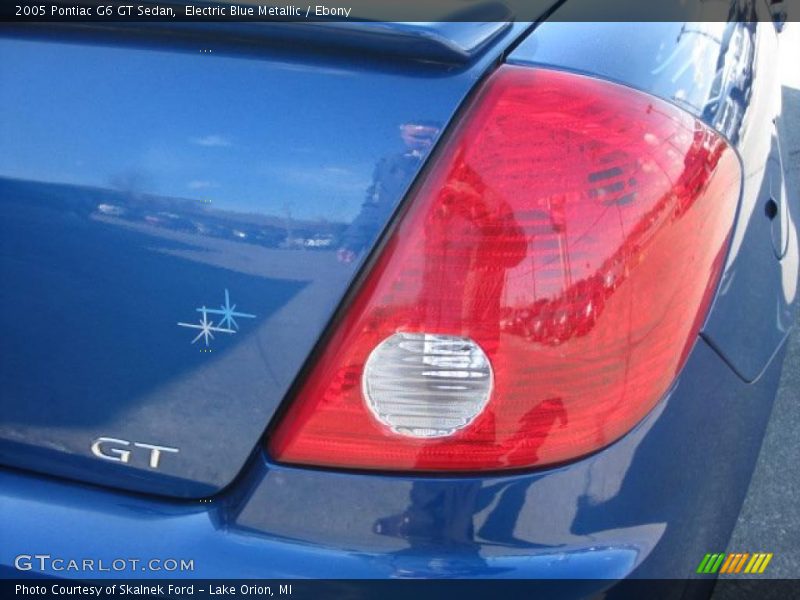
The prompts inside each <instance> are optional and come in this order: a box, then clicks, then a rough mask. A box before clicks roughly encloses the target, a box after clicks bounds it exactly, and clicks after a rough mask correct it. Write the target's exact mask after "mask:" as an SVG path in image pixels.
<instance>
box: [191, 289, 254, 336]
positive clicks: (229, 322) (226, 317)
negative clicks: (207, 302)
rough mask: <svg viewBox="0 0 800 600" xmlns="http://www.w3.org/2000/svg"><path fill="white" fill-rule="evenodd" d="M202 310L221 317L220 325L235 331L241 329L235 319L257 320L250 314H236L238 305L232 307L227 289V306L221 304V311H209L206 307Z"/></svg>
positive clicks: (210, 309)
mask: <svg viewBox="0 0 800 600" xmlns="http://www.w3.org/2000/svg"><path fill="white" fill-rule="evenodd" d="M197 310H198V311H200V310H201V309H199V308H198V309H197ZM202 310H205V311H206V312H208V313H210V314H212V315H221V316H222V318H221V319H220V321H219V324H220V325H221V326H225V327H227V328H229V329H233V330H238V329H239V324H238V323H237V322H236V319H235V318H234V317H239V318H242V319H255V318H256V316H255V315H251V314H249V313H243V312H236V305H235V304H233V305H231V298H230V295H229V294H228V290H227V289H226V290H225V304H221V305H220V307H219V309H212V308H208V309H207V308H206V307H205V306H204V307H203V309H202Z"/></svg>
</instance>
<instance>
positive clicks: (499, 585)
mask: <svg viewBox="0 0 800 600" xmlns="http://www.w3.org/2000/svg"><path fill="white" fill-rule="evenodd" d="M12 576H13V578H12ZM712 594H713V598H714V600H732V599H739V598H758V599H759V600H771V599H781V600H783V599H784V598H798V597H800V580H798V579H722V580H714V579H710V578H709V579H688V580H680V579H631V580H625V581H613V580H588V579H570V580H567V579H561V580H553V579H550V580H518V579H495V580H486V579H483V580H465V579H447V580H444V579H433V580H430V579H429V580H421V579H393V580H296V579H295V580H237V579H230V580H225V579H220V580H207V579H204V580H191V579H188V580H168V579H155V580H153V579H151V580H113V579H102V580H84V581H78V580H70V579H53V578H49V577H41V576H30V577H27V578H20V573H18V572H8V571H0V597H2V598H50V599H52V600H64V599H66V598H102V599H105V598H117V599H119V598H125V599H128V600H140V599H144V598H175V599H181V600H185V599H195V598H197V599H208V598H215V599H217V600H222V599H225V600H229V599H232V598H280V599H282V600H312V599H313V600H318V599H320V598H343V599H347V600H362V599H363V600H368V599H369V600H371V599H375V600H395V599H397V600H400V599H402V600H426V599H428V598H431V599H433V598H436V599H439V598H448V599H450V598H454V599H458V600H466V599H473V598H481V599H486V600H490V599H491V600H494V599H495V598H509V599H512V598H513V599H515V598H525V599H526V600H527V599H533V598H548V599H549V598H558V599H560V598H576V599H577V598H609V599H616V598H637V599H638V598H648V599H652V598H655V599H662V598H663V599H667V598H669V599H672V598H674V599H676V600H688V599H691V598H709V597H711V596H712Z"/></svg>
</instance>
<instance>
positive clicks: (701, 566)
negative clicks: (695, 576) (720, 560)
mask: <svg viewBox="0 0 800 600" xmlns="http://www.w3.org/2000/svg"><path fill="white" fill-rule="evenodd" d="M710 558H711V555H710V554H706V555H705V556H704V557H703V560H701V561H700V564H699V565H697V573H705V572H706V571H705V569H706V565H707V564H708V561H709V559H710Z"/></svg>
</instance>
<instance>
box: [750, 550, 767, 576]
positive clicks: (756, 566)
mask: <svg viewBox="0 0 800 600" xmlns="http://www.w3.org/2000/svg"><path fill="white" fill-rule="evenodd" d="M756 556H758V560H757V561H756V564H754V565H753V568H752V569H750V572H751V573H758V569H759V567H761V563H762V562H763V561H764V558H765V557H766V556H767V555H766V554H764V553H759V554H756Z"/></svg>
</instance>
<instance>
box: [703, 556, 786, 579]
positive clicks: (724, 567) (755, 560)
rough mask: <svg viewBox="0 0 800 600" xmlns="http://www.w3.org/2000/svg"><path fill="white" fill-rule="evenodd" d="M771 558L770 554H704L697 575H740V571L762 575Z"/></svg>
mask: <svg viewBox="0 0 800 600" xmlns="http://www.w3.org/2000/svg"><path fill="white" fill-rule="evenodd" d="M772 556H773V555H772V552H769V553H767V552H755V553H753V554H750V553H749V552H734V553H732V554H726V553H724V552H723V553H721V554H706V555H705V556H704V557H703V560H701V561H700V564H699V565H697V573H707V574H714V573H716V572H717V571H719V572H720V573H741V572H742V569H744V572H745V573H763V572H764V570H765V569H766V568H767V565H768V564H769V561H771V560H772ZM745 565H747V566H745Z"/></svg>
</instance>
